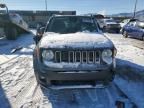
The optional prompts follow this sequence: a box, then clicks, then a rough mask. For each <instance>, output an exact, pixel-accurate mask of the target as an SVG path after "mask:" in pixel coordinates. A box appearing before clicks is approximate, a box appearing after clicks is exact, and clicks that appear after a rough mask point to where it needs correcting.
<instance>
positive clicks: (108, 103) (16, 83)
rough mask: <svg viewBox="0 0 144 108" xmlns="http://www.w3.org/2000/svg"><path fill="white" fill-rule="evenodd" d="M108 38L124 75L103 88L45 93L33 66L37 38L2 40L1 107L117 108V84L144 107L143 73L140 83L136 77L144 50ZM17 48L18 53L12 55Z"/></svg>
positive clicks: (143, 64)
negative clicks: (115, 50) (38, 82)
mask: <svg viewBox="0 0 144 108" xmlns="http://www.w3.org/2000/svg"><path fill="white" fill-rule="evenodd" d="M33 32H34V33H35V31H33ZM108 37H109V38H110V39H112V41H114V43H115V45H116V48H117V49H118V55H117V63H118V64H117V66H118V73H120V74H118V75H117V76H116V78H115V80H114V82H113V83H111V84H110V85H109V86H108V87H106V88H103V89H69V90H65V89H64V90H45V89H41V88H40V87H39V86H38V85H37V83H36V80H35V76H34V71H33V65H32V51H33V48H34V44H33V43H34V42H33V35H31V34H25V35H23V36H21V37H19V38H18V40H16V41H8V40H5V39H2V40H0V46H1V47H0V108H10V107H12V108H36V107H40V108H115V101H116V100H119V99H121V98H120V96H119V95H120V94H119V92H118V91H117V88H116V86H115V84H117V85H118V87H119V88H121V90H122V91H123V92H124V93H125V94H126V95H127V96H128V97H129V98H130V100H131V101H132V102H134V103H135V104H136V105H137V106H138V107H139V108H144V104H143V103H144V98H143V97H144V94H143V90H144V83H143V81H144V80H143V79H141V75H142V74H140V78H138V79H137V80H135V76H136V74H133V72H136V73H142V72H144V71H143V70H144V60H143V58H144V51H143V50H142V49H139V48H137V47H133V46H132V45H131V44H130V43H128V42H127V41H126V40H125V39H123V38H122V37H121V35H120V34H108ZM15 48H18V50H17V51H15V52H14V53H11V51H12V50H14V49H15ZM121 71H126V72H121ZM126 73H127V74H129V73H132V74H131V75H130V77H132V78H129V77H125V76H127V74H126ZM125 98H126V97H124V99H125ZM128 108H130V107H128Z"/></svg>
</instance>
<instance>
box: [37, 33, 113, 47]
mask: <svg viewBox="0 0 144 108" xmlns="http://www.w3.org/2000/svg"><path fill="white" fill-rule="evenodd" d="M39 47H40V48H78V49H79V48H82V49H88V48H112V47H113V43H112V42H111V41H110V40H109V39H108V38H107V37H106V36H105V35H103V34H101V33H83V32H78V33H71V34H58V33H45V34H44V35H43V38H42V39H41V41H40V43H39Z"/></svg>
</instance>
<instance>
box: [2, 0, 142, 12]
mask: <svg viewBox="0 0 144 108" xmlns="http://www.w3.org/2000/svg"><path fill="white" fill-rule="evenodd" d="M135 1H136V0H47V9H48V10H60V11H62V10H64V11H66V10H76V11H77V13H78V14H84V13H103V14H114V13H123V12H133V10H134V3H135ZM0 2H3V3H6V4H7V6H8V7H9V10H45V9H46V6H45V0H0ZM143 9H144V0H138V3H137V10H143Z"/></svg>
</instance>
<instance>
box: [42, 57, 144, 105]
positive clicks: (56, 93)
mask: <svg viewBox="0 0 144 108" xmlns="http://www.w3.org/2000/svg"><path fill="white" fill-rule="evenodd" d="M116 74H117V75H120V76H121V77H123V78H125V79H126V80H132V81H142V80H143V81H144V66H141V65H138V64H135V63H132V62H130V61H126V60H122V59H117V68H116ZM112 85H113V82H112V83H110V85H109V86H108V87H106V88H101V89H100V88H96V89H94V88H92V89H87V88H85V89H61V90H53V89H45V88H41V90H42V94H43V95H44V97H45V100H48V102H46V101H45V103H47V104H46V106H51V107H52V108H113V107H112V106H114V105H115V102H116V101H113V102H112V101H110V99H109V95H108V94H109V93H108V91H110V92H113V89H111V88H112ZM115 100H117V99H115Z"/></svg>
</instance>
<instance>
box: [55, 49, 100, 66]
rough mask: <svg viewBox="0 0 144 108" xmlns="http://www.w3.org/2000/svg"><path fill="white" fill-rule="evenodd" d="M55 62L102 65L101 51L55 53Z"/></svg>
mask: <svg viewBox="0 0 144 108" xmlns="http://www.w3.org/2000/svg"><path fill="white" fill-rule="evenodd" d="M55 62H56V63H60V62H66V63H77V62H78V63H84V64H85V63H88V64H94V63H100V51H55Z"/></svg>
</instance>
